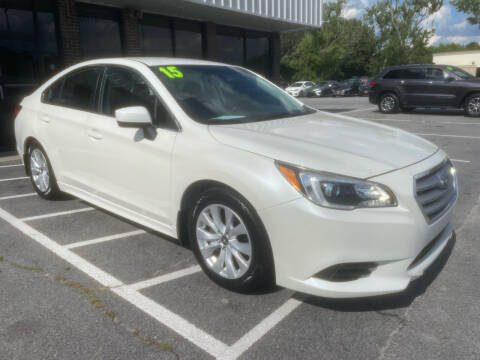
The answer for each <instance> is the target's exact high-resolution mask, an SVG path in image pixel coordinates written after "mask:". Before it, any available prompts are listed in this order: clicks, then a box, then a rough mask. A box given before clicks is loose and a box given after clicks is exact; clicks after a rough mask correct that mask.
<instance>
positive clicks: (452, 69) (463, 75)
mask: <svg viewBox="0 0 480 360" xmlns="http://www.w3.org/2000/svg"><path fill="white" fill-rule="evenodd" d="M447 69H448V70H449V71H450V72H452V73H454V74H455V75H456V76H458V77H459V78H460V79H474V78H475V77H474V76H473V75H471V74H469V73H468V72H466V71H464V70H462V69H459V68H457V67H455V66H447Z"/></svg>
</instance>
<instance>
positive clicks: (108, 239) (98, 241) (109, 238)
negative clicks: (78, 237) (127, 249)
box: [64, 230, 146, 249]
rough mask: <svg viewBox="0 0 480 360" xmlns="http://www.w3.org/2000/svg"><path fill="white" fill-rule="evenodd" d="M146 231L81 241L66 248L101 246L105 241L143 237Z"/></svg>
mask: <svg viewBox="0 0 480 360" xmlns="http://www.w3.org/2000/svg"><path fill="white" fill-rule="evenodd" d="M145 233H146V231H145V230H135V231H130V232H125V233H122V234H116V235H110V236H104V237H101V238H98V239H92V240H85V241H79V242H76V243H73V244H68V245H65V246H64V247H65V248H66V249H75V248H78V247H81V246H88V245H94V244H99V243H102V242H105V241H111V240H117V239H124V238H127V237H130V236H135V235H141V234H145Z"/></svg>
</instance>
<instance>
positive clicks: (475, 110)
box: [467, 96, 480, 115]
mask: <svg viewBox="0 0 480 360" xmlns="http://www.w3.org/2000/svg"><path fill="white" fill-rule="evenodd" d="M467 106H468V112H469V114H471V115H480V96H474V97H472V98H471V99H470V100H469V101H468V105H467Z"/></svg>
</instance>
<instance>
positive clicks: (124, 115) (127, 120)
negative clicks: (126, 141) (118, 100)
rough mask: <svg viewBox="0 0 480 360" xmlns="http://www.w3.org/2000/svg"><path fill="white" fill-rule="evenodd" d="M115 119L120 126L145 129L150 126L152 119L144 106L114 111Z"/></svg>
mask: <svg viewBox="0 0 480 360" xmlns="http://www.w3.org/2000/svg"><path fill="white" fill-rule="evenodd" d="M115 119H117V123H118V125H120V126H125V127H139V128H140V127H145V126H149V125H152V117H151V116H150V113H149V111H148V110H147V108H145V107H144V106H129V107H124V108H120V109H117V110H115Z"/></svg>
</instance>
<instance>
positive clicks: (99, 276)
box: [0, 208, 228, 357]
mask: <svg viewBox="0 0 480 360" xmlns="http://www.w3.org/2000/svg"><path fill="white" fill-rule="evenodd" d="M0 218H2V219H3V220H5V221H6V222H8V223H9V224H10V225H12V226H14V227H15V228H17V229H18V230H20V231H21V232H23V233H24V234H25V235H27V236H28V237H30V238H31V239H33V240H35V241H36V242H38V243H40V244H41V245H43V246H44V247H46V248H47V249H49V250H50V251H52V252H53V253H55V254H56V255H58V256H59V257H60V258H62V259H64V260H65V261H67V262H69V263H70V264H72V265H73V266H75V267H76V268H77V269H79V270H80V271H82V272H84V273H85V274H87V275H88V276H90V277H91V278H93V279H94V280H96V281H97V282H99V283H100V284H101V285H102V286H105V287H110V288H111V291H112V292H114V293H115V294H117V295H119V296H120V297H122V298H123V299H124V300H126V301H128V302H129V303H131V304H132V305H134V306H136V307H137V308H139V309H140V310H142V311H144V312H145V313H147V314H148V315H150V316H152V317H153V318H154V319H156V320H158V321H159V322H160V323H162V324H163V325H165V326H167V327H169V328H170V329H172V330H173V331H175V332H177V333H178V334H180V335H181V336H183V337H184V338H185V339H187V340H188V341H190V342H192V343H193V344H195V345H197V346H198V347H199V348H201V349H203V350H205V351H206V352H208V353H209V354H210V355H212V356H214V357H219V356H220V355H221V354H223V353H225V352H226V351H227V349H228V346H227V345H226V344H224V343H223V342H221V341H219V340H217V339H215V338H214V337H213V336H211V335H209V334H207V333H206V332H204V331H202V330H200V329H199V328H197V327H196V326H195V325H193V324H191V323H190V322H188V321H187V320H185V319H184V318H182V317H180V316H179V315H177V314H175V313H173V312H171V311H170V310H168V309H166V308H165V307H163V306H161V305H160V304H158V303H156V302H155V301H153V300H151V299H149V298H147V297H146V296H144V295H142V294H140V293H139V292H138V291H135V290H132V289H130V288H129V287H128V286H123V285H124V284H123V283H122V282H121V281H120V280H118V279H116V278H114V277H113V276H111V275H110V274H108V273H106V272H104V271H103V270H101V269H100V268H98V267H96V266H95V265H93V264H91V263H89V262H88V261H86V260H85V259H83V258H82V257H80V256H78V255H77V254H75V253H74V252H72V251H71V250H69V249H66V248H65V247H63V246H61V245H59V244H57V243H56V242H55V241H53V240H52V239H50V238H49V237H47V236H46V235H44V234H42V233H40V232H39V231H37V230H35V229H34V228H33V227H31V226H30V225H28V224H26V223H25V222H23V221H21V220H20V219H18V218H16V217H15V216H13V215H11V214H10V213H8V212H6V211H5V210H3V209H2V208H0Z"/></svg>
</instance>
